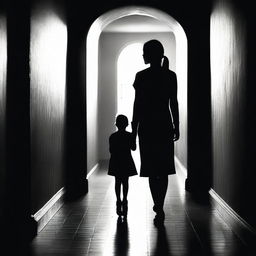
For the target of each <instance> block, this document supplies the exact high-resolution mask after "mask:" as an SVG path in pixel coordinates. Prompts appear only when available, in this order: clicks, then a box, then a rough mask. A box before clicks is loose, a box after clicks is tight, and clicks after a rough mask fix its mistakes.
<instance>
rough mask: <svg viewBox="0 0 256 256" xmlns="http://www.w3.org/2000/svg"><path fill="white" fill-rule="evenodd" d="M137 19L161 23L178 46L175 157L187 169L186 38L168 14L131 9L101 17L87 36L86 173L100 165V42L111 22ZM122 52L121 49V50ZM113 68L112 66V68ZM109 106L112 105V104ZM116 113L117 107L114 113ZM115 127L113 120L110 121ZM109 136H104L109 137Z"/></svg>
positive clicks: (146, 9)
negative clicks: (178, 131)
mask: <svg viewBox="0 0 256 256" xmlns="http://www.w3.org/2000/svg"><path fill="white" fill-rule="evenodd" d="M132 15H138V16H142V17H150V18H152V19H154V20H156V21H158V22H161V23H164V24H166V25H167V26H168V27H169V29H170V30H171V31H172V33H173V34H174V37H175V42H176V49H175V53H176V67H175V69H176V70H175V72H176V74H177V79H178V100H179V105H180V123H181V126H180V132H181V139H180V141H179V142H178V143H177V144H176V148H175V151H176V156H177V159H179V162H180V163H182V164H183V165H184V166H185V167H186V165H187V38H186V35H185V32H184V30H183V28H182V27H181V25H180V24H179V23H178V22H177V21H176V20H175V19H173V18H172V17H171V16H169V15H168V14H166V13H164V12H162V11H160V10H157V9H154V8H150V7H145V6H143V7H142V6H139V7H138V6H130V7H123V8H119V9H115V10H111V11H109V12H107V13H105V14H103V15H101V16H100V17H99V18H98V19H97V20H95V22H94V23H93V24H92V26H91V28H90V30H89V32H88V36H87V48H86V51H87V59H86V63H87V65H86V66H87V72H86V73H87V77H86V83H87V88H86V95H87V99H86V100H87V170H88V171H92V170H94V169H95V168H96V166H97V164H98V163H99V160H101V159H100V157H99V147H98V145H99V141H98V127H101V126H99V120H98V111H99V104H98V102H99V101H100V97H101V95H99V82H100V81H99V79H100V77H99V74H100V72H101V71H102V70H99V62H98V59H99V39H100V36H101V33H102V31H103V30H104V29H105V28H106V27H107V26H108V25H109V24H111V23H112V22H114V21H116V20H118V19H121V18H123V17H129V16H132ZM120 51H121V49H120ZM109 68H112V65H111V64H110V65H109ZM109 102H110V101H109ZM116 111H117V109H116V106H114V107H113V112H114V113H115V112H116ZM109 122H110V123H111V125H113V120H109ZM106 136H107V135H105V137H106ZM106 142H107V141H106Z"/></svg>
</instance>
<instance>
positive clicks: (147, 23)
mask: <svg viewBox="0 0 256 256" xmlns="http://www.w3.org/2000/svg"><path fill="white" fill-rule="evenodd" d="M103 32H118V33H120V32H123V33H135V32H137V33H143V32H144V33H145V32H146V33H148V32H172V30H171V28H170V27H169V26H168V25H166V24H165V23H163V22H161V21H159V20H157V19H155V18H152V17H149V16H144V15H130V16H125V17H122V18H120V19H117V20H115V21H113V22H111V23H110V24H109V25H107V26H106V27H105V28H104V29H103Z"/></svg>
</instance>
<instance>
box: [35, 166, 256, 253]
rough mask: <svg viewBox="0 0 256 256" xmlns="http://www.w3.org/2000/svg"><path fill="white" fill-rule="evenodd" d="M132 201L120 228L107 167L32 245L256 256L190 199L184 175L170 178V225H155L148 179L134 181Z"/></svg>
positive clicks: (45, 249) (58, 249)
mask: <svg viewBox="0 0 256 256" xmlns="http://www.w3.org/2000/svg"><path fill="white" fill-rule="evenodd" d="M128 201H129V210H128V217H127V222H123V223H121V224H120V223H119V222H118V220H117V215H116V213H115V194H114V179H113V177H110V176H108V175H107V174H106V169H105V168H101V170H99V171H97V172H96V173H94V174H93V175H92V176H91V177H90V178H89V193H88V194H87V195H86V196H84V197H83V198H81V199H79V200H78V201H76V202H72V203H68V204H65V205H64V206H63V207H62V208H61V209H60V210H59V211H58V212H57V214H56V215H55V216H54V217H53V218H52V220H51V221H50V222H49V223H48V224H47V225H46V227H45V228H44V229H43V230H42V231H41V232H40V233H39V234H38V236H37V237H36V238H35V239H34V240H33V241H32V244H31V255H33V256H42V255H63V256H67V255H69V256H78V255H79V256H82V255H84V256H87V255H90V256H98V255H104V256H112V255H113V256H128V255H130V256H144V255H148V256H149V255H155V256H156V255H160V256H165V255H182V256H183V255H184V256H185V255H186V256H188V255H195V256H200V255H205V256H208V255H223V256H224V255H225V256H236V255H242V256H245V255H251V256H252V255H256V254H254V253H253V252H251V253H249V252H248V250H247V249H246V247H245V246H244V245H243V243H242V242H241V241H240V240H239V239H238V238H237V237H236V236H235V235H234V234H233V233H232V231H231V230H230V229H229V227H228V226H227V225H226V224H225V223H224V222H223V221H222V219H221V218H220V217H219V216H218V214H217V213H216V212H214V211H213V210H211V207H210V206H206V205H204V206H202V205H199V204H197V203H195V202H194V201H193V200H192V199H191V198H190V195H189V194H187V192H185V190H184V176H183V175H181V174H179V175H178V174H177V175H173V176H169V189H168V194H167V198H166V201H165V212H166V220H165V225H164V227H162V228H156V227H155V226H154V225H153V217H154V213H153V211H152V199H151V196H150V192H149V188H148V180H147V178H140V177H137V176H136V177H132V178H130V189H129V195H128Z"/></svg>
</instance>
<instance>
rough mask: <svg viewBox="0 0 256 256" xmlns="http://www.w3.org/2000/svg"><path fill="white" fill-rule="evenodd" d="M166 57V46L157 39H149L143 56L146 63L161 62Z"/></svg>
mask: <svg viewBox="0 0 256 256" xmlns="http://www.w3.org/2000/svg"><path fill="white" fill-rule="evenodd" d="M163 57H164V47H163V45H162V44H161V42H159V41H158V40H156V39H152V40H150V41H147V42H146V43H145V44H144V46H143V58H144V61H145V64H148V63H152V62H160V61H161V60H162V58H163Z"/></svg>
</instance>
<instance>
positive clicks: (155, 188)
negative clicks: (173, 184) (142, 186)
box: [149, 176, 168, 221]
mask: <svg viewBox="0 0 256 256" xmlns="http://www.w3.org/2000/svg"><path fill="white" fill-rule="evenodd" d="M149 187H150V191H151V194H152V198H153V201H154V207H153V210H154V211H155V212H156V213H157V216H156V219H155V221H163V220H164V210H163V207H164V200H165V195H166V192H167V187H168V176H161V177H149Z"/></svg>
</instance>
